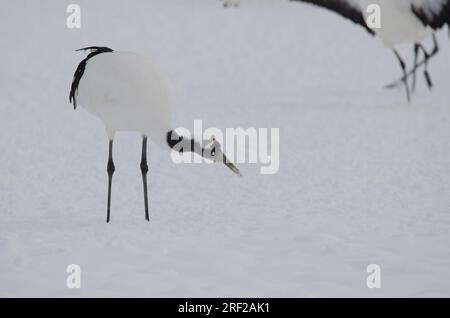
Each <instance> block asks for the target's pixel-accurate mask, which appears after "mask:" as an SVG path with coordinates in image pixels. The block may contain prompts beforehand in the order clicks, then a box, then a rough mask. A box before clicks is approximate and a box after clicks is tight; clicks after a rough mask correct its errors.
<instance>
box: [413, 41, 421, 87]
mask: <svg viewBox="0 0 450 318" xmlns="http://www.w3.org/2000/svg"><path fill="white" fill-rule="evenodd" d="M419 49H420V44H419V43H414V68H413V74H412V76H413V79H412V84H411V91H412V92H413V93H414V91H415V90H416V77H417V76H416V75H417V68H418V67H417V58H418V57H419Z"/></svg>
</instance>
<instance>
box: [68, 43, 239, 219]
mask: <svg viewBox="0 0 450 318" xmlns="http://www.w3.org/2000/svg"><path fill="white" fill-rule="evenodd" d="M80 50H83V51H89V54H88V56H87V57H86V58H85V59H84V60H83V61H81V63H80V64H79V65H78V67H77V69H76V71H75V74H74V77H73V82H72V86H71V90H70V95H69V101H70V102H71V103H73V106H74V108H75V109H76V108H77V106H78V105H80V106H82V107H83V108H85V109H86V110H87V111H89V112H90V113H92V114H93V115H95V116H97V117H98V118H100V120H101V121H102V122H103V124H104V126H105V129H106V132H107V135H108V138H109V152H108V163H107V172H108V203H107V216H106V222H109V221H110V211H111V184H112V177H113V174H114V171H115V166H114V161H113V140H114V135H115V133H116V132H118V131H137V132H139V133H141V134H142V156H141V163H140V168H141V172H142V181H143V186H144V203H145V219H146V220H147V221H149V220H150V217H149V212H148V194H147V192H148V191H147V172H148V165H147V138H150V139H151V140H152V141H154V142H155V143H157V144H160V145H163V146H164V147H168V148H167V149H170V148H172V149H173V150H176V151H179V152H181V153H182V152H188V151H192V152H195V153H197V154H198V155H200V156H202V157H204V158H207V159H209V160H212V161H214V162H223V163H224V164H225V165H226V166H227V167H228V168H230V169H231V170H232V171H233V172H234V173H236V174H238V175H240V172H239V170H238V169H237V168H236V166H235V165H234V164H233V163H232V162H230V161H229V160H228V159H227V157H226V156H225V155H224V154H223V152H222V150H221V146H220V144H219V143H218V142H217V141H216V140H215V139H214V138H212V140H209V141H201V142H198V141H196V140H194V139H191V138H187V137H183V136H179V135H178V134H177V133H176V132H175V131H174V130H173V127H172V126H171V124H172V123H171V114H172V108H173V105H172V92H171V90H170V85H168V81H167V79H166V78H165V77H164V76H163V74H162V73H161V71H160V70H159V68H158V67H157V65H156V64H155V63H154V62H153V61H152V60H151V59H149V58H148V57H145V56H142V55H139V54H136V53H131V52H114V51H113V50H112V49H110V48H107V47H98V46H93V47H87V48H83V49H80ZM169 147H170V148H169Z"/></svg>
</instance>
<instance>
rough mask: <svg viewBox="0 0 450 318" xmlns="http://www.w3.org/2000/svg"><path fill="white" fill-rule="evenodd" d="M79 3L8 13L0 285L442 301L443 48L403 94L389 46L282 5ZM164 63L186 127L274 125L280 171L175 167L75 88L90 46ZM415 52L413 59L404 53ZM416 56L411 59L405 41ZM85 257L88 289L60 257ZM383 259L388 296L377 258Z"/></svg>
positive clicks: (2, 82) (9, 7)
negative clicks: (85, 102)
mask: <svg viewBox="0 0 450 318" xmlns="http://www.w3.org/2000/svg"><path fill="white" fill-rule="evenodd" d="M72 2H73V1H56V0H53V1H32V0H28V1H24V0H20V1H8V2H4V3H2V5H1V10H0V29H1V30H2V33H1V34H2V36H1V41H2V50H1V52H0V60H1V61H2V66H1V72H0V86H1V90H0V114H1V115H0V130H1V137H0V149H1V155H0V296H44V297H46V296H63V297H73V296H156V297H160V296H161V297H164V296H165V297H174V296H192V297H194V296H209V297H215V296H235V297H238V296H242V297H253V296H255V297H256V296H267V297H270V296H274V297H283V296H286V297H296V296H339V297H345V296H363V297H380V296H450V246H449V242H450V232H449V231H450V103H449V101H450V86H449V83H450V60H449V53H450V42H449V41H450V40H449V38H448V34H447V32H446V31H443V32H440V33H439V34H438V37H439V40H440V44H441V52H440V54H439V55H438V56H437V57H436V58H435V59H434V60H433V61H432V62H431V65H430V73H431V75H432V77H433V79H434V82H435V84H436V88H435V90H434V91H433V92H432V93H429V92H428V91H427V89H426V87H425V85H424V81H423V78H422V76H421V74H420V77H419V83H420V85H419V87H418V92H417V93H416V94H415V95H414V96H413V102H412V103H411V104H410V105H408V104H407V103H406V101H405V95H404V91H403V90H398V91H386V90H383V89H382V86H383V84H385V83H387V82H389V81H390V80H392V79H394V78H396V77H398V76H399V74H400V70H399V67H398V63H397V61H396V60H395V57H394V55H393V54H392V53H391V52H389V50H386V49H384V48H383V47H382V45H381V44H380V42H379V41H378V40H375V39H373V38H371V37H370V36H368V35H367V33H366V32H365V31H364V30H363V29H362V28H359V27H356V26H354V25H353V24H352V23H349V22H346V21H344V20H343V19H341V18H339V17H338V16H337V15H334V14H332V13H329V12H326V11H325V10H320V9H318V8H313V7H310V6H307V5H303V4H298V3H288V2H287V1H270V0H265V1H249V3H248V4H245V3H244V5H242V6H241V7H240V8H239V9H224V8H222V5H221V3H220V2H219V1H215V0H190V1H185V0H170V1H167V0H158V1H157V0H154V1H138V0H135V1H98V0H97V1H87V0H85V1H77V2H78V3H79V4H80V5H81V10H82V12H81V14H82V28H81V30H71V29H68V28H67V27H66V17H67V14H66V6H67V5H68V4H69V3H72ZM90 45H105V46H110V47H112V48H114V49H116V50H129V51H137V52H141V53H144V54H149V55H152V56H153V57H154V58H155V59H157V60H158V61H159V62H160V65H161V67H162V68H163V69H164V70H165V71H166V73H167V75H168V76H169V77H170V78H171V80H172V83H173V85H174V87H175V92H176V100H177V110H178V112H177V113H176V118H175V126H185V127H187V128H192V126H193V120H194V119H202V120H203V123H204V125H206V126H211V127H219V128H222V129H225V128H227V127H267V128H271V127H278V128H280V170H279V172H278V173H277V174H275V175H261V174H259V167H258V165H251V164H244V165H240V166H239V168H240V169H241V171H242V172H243V174H244V178H238V177H236V176H235V175H233V174H232V173H231V172H230V171H228V170H227V169H226V168H224V167H222V166H218V165H189V164H185V165H175V164H174V163H172V161H171V160H170V157H169V153H168V152H167V151H164V150H162V149H160V148H159V147H157V146H156V145H153V144H151V145H150V148H149V166H150V174H149V184H150V186H149V188H150V213H151V219H152V221H151V222H150V223H147V222H145V220H144V206H143V198H142V185H141V176H140V170H139V160H140V142H141V140H140V138H139V136H138V135H137V134H133V133H123V134H120V135H118V136H117V138H116V142H115V161H116V168H117V170H116V174H115V176H114V184H113V200H112V222H111V223H110V224H106V223H105V216H106V215H105V214H106V189H107V188H106V182H107V174H106V158H107V138H106V135H105V132H104V130H103V127H102V126H101V123H100V122H99V121H98V120H97V119H96V118H94V117H92V116H91V115H90V114H88V113H87V112H86V111H84V110H82V109H77V111H74V110H73V107H72V106H71V105H70V104H69V101H68V94H69V88H70V83H71V80H72V75H73V72H74V70H75V68H76V66H77V65H78V63H79V61H80V60H81V59H82V58H84V56H85V54H83V53H79V52H77V53H76V52H74V50H75V49H77V48H80V47H84V46H90ZM411 51H412V50H411ZM405 52H406V54H405V56H406V58H407V60H408V61H412V57H411V54H410V48H409V47H408V48H405ZM72 263H74V264H78V265H80V266H81V281H82V282H81V284H82V286H81V289H68V288H67V287H66V278H67V276H68V274H67V273H66V267H67V265H69V264H72ZM372 263H374V264H379V265H380V266H381V279H382V288H381V289H368V288H367V286H366V278H367V276H368V274H367V273H366V268H367V266H368V265H369V264H372Z"/></svg>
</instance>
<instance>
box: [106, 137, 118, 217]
mask: <svg viewBox="0 0 450 318" xmlns="http://www.w3.org/2000/svg"><path fill="white" fill-rule="evenodd" d="M112 152H113V140H112V139H110V140H109V155H108V166H107V169H106V170H107V171H108V209H107V214H106V222H107V223H108V222H109V220H110V215H111V185H112V176H113V174H114V171H115V170H116V167H115V166H114V162H113V157H112Z"/></svg>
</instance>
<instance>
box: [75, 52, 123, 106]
mask: <svg viewBox="0 0 450 318" xmlns="http://www.w3.org/2000/svg"><path fill="white" fill-rule="evenodd" d="M77 51H90V53H89V54H88V56H87V57H86V58H85V59H84V60H82V61H81V63H80V64H79V65H78V67H77V69H76V71H75V74H73V81H72V86H71V88H70V94H69V102H70V103H72V102H73V108H74V109H76V108H77V99H76V95H78V84H79V83H80V80H81V77H82V76H83V74H84V70H85V68H86V64H87V61H88V60H89V59H90V58H91V57H93V56H96V55H97V54H101V53H107V52H114V51H113V50H112V49H110V48H109V47H105V46H90V47H85V48H82V49H78V50H77Z"/></svg>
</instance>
